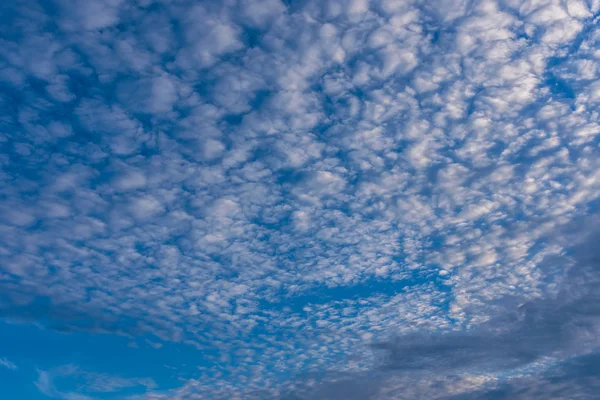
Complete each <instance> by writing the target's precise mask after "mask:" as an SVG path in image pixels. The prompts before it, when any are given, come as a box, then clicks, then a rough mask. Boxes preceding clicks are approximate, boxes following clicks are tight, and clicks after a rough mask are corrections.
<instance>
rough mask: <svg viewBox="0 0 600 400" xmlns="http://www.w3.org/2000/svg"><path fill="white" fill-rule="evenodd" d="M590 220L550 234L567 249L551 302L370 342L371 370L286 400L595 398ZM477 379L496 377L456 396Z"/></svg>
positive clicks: (598, 258) (598, 307) (598, 291)
mask: <svg viewBox="0 0 600 400" xmlns="http://www.w3.org/2000/svg"><path fill="white" fill-rule="evenodd" d="M597 222H598V218H597V216H596V217H595V218H590V217H588V218H587V219H586V221H578V222H577V223H574V224H571V225H569V226H568V227H567V228H565V229H564V230H563V231H561V232H560V234H559V235H557V237H560V239H559V240H560V241H562V242H564V243H563V244H564V245H567V244H570V245H571V249H572V250H571V251H570V254H568V255H564V256H563V257H561V260H562V262H568V263H570V268H569V269H568V274H567V275H566V276H565V278H564V280H563V281H562V283H561V285H560V287H559V288H558V290H557V291H556V294H555V295H554V296H553V297H552V298H544V299H539V300H535V301H530V302H528V303H525V304H521V305H519V306H518V307H512V308H511V307H508V306H507V307H505V309H504V310H503V312H501V313H499V314H498V315H497V316H496V317H494V318H492V319H491V320H490V321H489V322H487V323H486V324H484V325H483V326H481V327H479V328H477V329H475V330H467V331H463V332H449V333H439V334H418V333H415V334H411V335H398V336H395V337H394V338H393V339H391V340H389V341H387V342H381V343H375V344H373V345H372V347H373V348H374V350H375V351H376V352H377V353H379V355H380V365H378V366H377V367H376V368H374V369H372V370H370V371H368V372H362V373H356V374H339V375H329V376H325V377H321V378H320V379H318V378H317V379H313V380H310V381H311V382H313V383H311V384H308V385H304V388H302V389H294V390H293V391H292V393H291V394H289V395H288V397H286V399H290V400H291V399H309V398H310V399H319V400H325V399H348V400H352V399H357V400H358V399H388V398H389V399H395V398H397V399H403V398H406V399H440V400H442V399H443V400H459V399H460V400H467V399H468V400H472V399H473V400H474V399H532V400H533V399H535V400H537V399H539V400H542V399H544V400H546V399H596V398H599V396H600V394H599V393H600V350H599V346H598V344H599V339H598V337H599V334H600V248H599V246H598V245H597V243H599V239H600V235H599V233H598V229H597V228H596V227H595V226H596V225H597V224H596V223H597ZM552 262H556V260H554V261H552ZM548 267H549V268H551V266H548ZM482 375H487V376H493V377H496V379H494V380H493V381H491V382H490V383H489V384H485V385H479V386H476V389H473V390H470V389H469V388H468V386H466V388H465V386H463V389H462V390H459V392H460V393H458V394H457V393H456V392H457V390H456V387H457V386H459V385H461V382H462V383H463V384H464V380H465V377H466V376H482ZM497 377H501V378H500V379H497ZM307 381H309V379H307ZM314 382H316V383H314ZM300 386H301V387H302V385H300ZM482 387H483V389H482Z"/></svg>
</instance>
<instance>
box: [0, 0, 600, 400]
mask: <svg viewBox="0 0 600 400" xmlns="http://www.w3.org/2000/svg"><path fill="white" fill-rule="evenodd" d="M30 3H31V4H32V5H31V7H30V8H31V10H30V12H26V11H27V10H25V9H22V8H19V7H17V6H15V7H14V9H13V10H12V11H13V12H14V15H19V18H18V21H17V19H15V20H14V21H13V22H15V23H14V24H13V25H14V29H13V31H12V32H13V33H12V34H11V35H7V36H6V37H5V38H3V39H2V45H1V46H0V55H1V58H2V59H1V60H0V79H1V80H2V85H3V86H2V87H3V91H2V95H1V96H0V101H1V105H2V111H0V117H1V118H0V124H1V126H2V128H1V130H0V132H1V133H0V146H1V147H2V152H1V154H2V155H1V156H0V168H1V173H0V192H1V196H0V203H1V204H0V232H1V233H2V235H0V236H1V239H0V257H1V258H2V263H0V273H1V275H2V280H1V283H0V289H2V290H0V292H1V293H3V294H2V295H0V311H3V312H4V311H6V310H5V308H6V309H8V310H9V311H10V310H17V311H15V312H13V313H12V314H11V313H9V312H8V311H6V313H7V315H13V314H14V313H17V312H18V313H22V314H23V315H25V316H26V317H25V318H26V319H27V318H28V319H32V320H38V316H39V314H36V312H35V310H30V308H35V307H34V305H35V304H33V303H32V301H33V300H32V299H35V298H36V297H37V296H44V297H46V298H49V299H50V300H51V303H52V304H53V305H54V304H56V307H58V306H59V305H60V307H64V308H65V309H66V310H68V312H65V313H64V314H65V316H64V317H61V318H63V319H60V320H59V321H56V324H55V325H58V326H59V327H61V328H63V329H70V330H94V331H101V332H110V333H124V334H128V335H140V336H144V335H152V336H153V337H154V339H152V340H153V341H157V340H160V341H168V340H173V341H181V342H185V343H187V344H190V345H191V346H196V348H197V349H198V351H199V353H201V354H202V356H203V357H204V356H206V364H205V365H204V367H203V368H202V369H201V373H202V376H201V378H199V379H198V381H190V382H188V383H187V384H186V385H184V386H183V387H182V388H181V389H180V390H179V391H175V392H173V394H172V396H173V397H174V398H177V397H176V396H180V398H194V397H192V396H196V394H194V393H197V392H199V391H201V390H205V391H206V393H209V394H210V393H214V397H215V398H220V397H219V396H221V397H229V398H235V396H238V397H240V398H251V397H249V396H250V394H251V393H252V391H254V390H255V389H256V388H258V387H263V388H265V387H266V388H268V389H269V390H270V389H273V390H274V391H275V392H276V391H277V390H278V389H277V388H279V387H280V386H278V383H279V382H278V381H277V379H279V378H280V377H279V376H278V374H277V371H284V372H285V373H287V374H294V373H298V374H301V373H305V372H306V373H308V372H320V371H324V370H335V369H340V370H344V369H348V370H351V369H353V370H360V369H361V368H362V369H368V364H369V362H370V361H372V359H371V358H369V357H371V355H369V351H368V349H367V348H366V347H365V346H364V342H365V341H375V340H385V339H386V336H387V335H389V333H390V332H396V333H402V332H410V331H419V330H421V331H427V332H429V331H444V330H462V329H465V328H476V327H478V326H480V325H481V324H484V323H486V321H489V320H490V319H493V318H494V317H495V316H497V315H498V314H499V313H500V311H502V310H504V309H505V308H507V307H512V305H513V304H522V303H525V302H527V301H531V300H532V299H534V298H544V297H545V296H549V295H550V294H551V293H553V291H555V290H556V287H557V285H558V284H559V283H560V279H561V276H564V275H565V274H567V271H568V267H567V266H565V265H562V264H560V263H559V265H557V266H556V267H553V268H554V269H552V270H551V271H549V270H546V269H545V268H547V267H545V265H547V264H545V262H546V261H547V260H549V259H552V257H559V256H560V255H561V254H562V253H563V252H565V251H568V250H569V245H568V243H564V242H561V243H560V244H556V243H551V242H552V240H550V239H552V238H553V235H554V234H555V232H557V231H559V230H558V227H560V226H563V225H565V224H568V223H569V222H570V221H573V220H576V219H577V218H580V217H582V216H585V215H588V214H589V213H590V211H591V210H592V209H593V208H594V207H595V205H596V203H597V200H598V196H599V193H600V192H599V185H600V178H599V175H598V172H597V171H598V156H597V148H598V133H599V132H600V129H599V124H600V121H599V120H598V113H597V110H596V108H597V107H596V106H597V103H598V101H599V99H600V86H598V84H597V83H596V82H595V81H596V80H597V79H596V78H597V75H598V68H599V66H598V60H600V53H598V50H597V48H598V41H599V38H600V33H599V32H600V31H599V30H598V29H597V20H595V19H594V15H595V14H597V12H598V10H599V9H600V3H598V2H585V1H579V0H569V1H554V0H548V1H514V0H503V1H491V0H485V1H484V0H481V1H475V2H474V3H470V2H466V1H434V2H429V3H427V4H425V3H423V2H421V1H405V2H398V1H376V0H371V1H368V0H343V1H342V0H340V1H337V0H335V1H334V0H331V1H325V2H323V1H312V0H308V1H302V2H282V1H278V0H273V1H265V2H260V1H245V0H244V1H224V2H201V3H198V4H191V3H190V2H187V1H177V2H173V1H153V2H150V1H137V2H121V1H114V0H102V1H96V2H85V1H76V2H62V1H61V2H58V3H57V4H58V5H59V7H58V8H57V9H56V12H57V18H56V19H55V20H54V21H51V20H52V18H50V17H49V16H48V15H46V14H45V12H44V8H43V7H42V6H41V5H40V4H37V5H36V2H34V1H31V2H30ZM92 3H93V4H92ZM17 22H18V23H17ZM42 281H43V283H44V284H43V285H41V284H39V283H40V282H42ZM5 297H6V299H7V300H5ZM17 300H18V301H17ZM28 307H29V308H28ZM51 311H52V310H49V312H48V315H50V316H52V315H55V314H53V312H51ZM61 315H62V314H61ZM81 316H84V317H89V318H90V319H93V320H95V321H101V322H97V323H91V322H90V323H89V324H86V323H82V324H80V325H77V324H71V322H72V320H77V321H79V320H80V317H81ZM48 318H50V319H52V317H48ZM83 319H85V318H83ZM122 320H135V321H137V322H138V323H137V324H136V327H135V329H131V330H129V331H127V332H123V330H126V328H123V327H122V326H120V321H122ZM63 325H64V327H63ZM127 326H129V325H127ZM206 349H211V351H213V350H214V351H213V352H211V351H207V350H206ZM215 349H216V350H215ZM217 350H218V351H217ZM215 352H221V353H222V354H218V355H216V356H215V355H214V353H215ZM236 352H237V353H236ZM257 354H260V357H257V356H256V355H257ZM213 356H214V358H210V357H213ZM342 356H348V357H350V358H351V359H352V360H354V361H351V362H349V363H348V364H344V363H343V362H341V361H340V360H341V359H342ZM221 359H222V360H223V361H219V360H221ZM248 371H250V372H248ZM49 374H50V372H48V371H46V372H44V373H43V374H42V373H40V380H39V382H38V383H39V386H41V387H45V388H47V390H46V391H47V393H51V396H55V397H58V398H60V396H63V397H64V393H63V392H62V391H60V390H58V389H56V387H54V386H52V385H54V384H53V383H52V382H54V381H53V378H54V376H55V375H52V376H50V375H51V374H50V375H49ZM236 374H237V375H236ZM228 376H243V377H244V379H238V380H237V381H236V382H232V381H230V380H228V378H227V377H228ZM463 378H464V379H463ZM463 378H461V379H457V380H456V381H453V382H444V385H448V387H452V388H454V389H452V390H455V392H456V393H459V392H460V391H461V390H463V389H464V390H463V391H467V389H465V388H472V387H475V386H478V385H484V384H485V382H492V381H495V379H496V377H486V376H476V377H475V376H470V377H463ZM401 380H402V379H400V381H401ZM391 381H393V379H391ZM391 381H390V382H391ZM44 382H45V383H44ZM203 383H204V385H205V386H204V388H203V389H199V388H200V387H201V385H202V384H203ZM396 383H397V384H398V385H399V386H398V387H400V386H402V385H401V384H403V383H402V382H396ZM422 384H423V386H427V383H426V382H423V383H422ZM390 385H391V386H390V389H389V393H390V395H389V396H392V397H393V395H394V394H395V393H396V394H397V393H398V390H399V389H394V388H393V387H392V386H393V385H392V383H390ZM402 387H405V386H402ZM461 388H463V389H461ZM394 390H396V391H394ZM415 390H416V389H415ZM449 390H450V389H449ZM275 392H273V393H275ZM52 393H53V394H52ZM448 393H449V392H448ZM263 394H264V392H263ZM69 395H70V396H71V395H72V396H77V395H76V394H69ZM92 395H93V394H83V395H81V396H92ZM169 395H171V394H169ZM149 396H155V398H160V396H159V395H158V394H156V395H149ZM186 396H188V397H186ZM197 396H201V395H197ZM258 397H260V396H258ZM73 398H76V397H73ZM81 398H86V397H81ZM150 398H152V397H150ZM262 398H268V397H266V395H264V396H263V397H262ZM413 398H414V397H413Z"/></svg>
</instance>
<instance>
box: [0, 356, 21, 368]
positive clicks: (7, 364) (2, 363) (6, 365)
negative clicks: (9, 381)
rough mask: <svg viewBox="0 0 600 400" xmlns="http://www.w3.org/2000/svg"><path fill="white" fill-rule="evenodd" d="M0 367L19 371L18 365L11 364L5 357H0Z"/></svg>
mask: <svg viewBox="0 0 600 400" xmlns="http://www.w3.org/2000/svg"><path fill="white" fill-rule="evenodd" d="M0 366H2V367H4V368H8V369H10V370H12V371H16V370H18V369H19V367H17V365H16V364H15V363H13V362H11V361H10V360H9V359H7V358H4V357H0Z"/></svg>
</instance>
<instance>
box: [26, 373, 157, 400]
mask: <svg viewBox="0 0 600 400" xmlns="http://www.w3.org/2000/svg"><path fill="white" fill-rule="evenodd" d="M58 378H63V379H65V378H70V379H71V380H74V381H75V385H76V390H75V391H66V390H59V389H58V388H57V387H56V385H57V384H56V380H57V379H58ZM35 385H36V387H37V388H38V390H39V391H40V392H41V393H43V394H44V395H46V396H48V397H50V398H53V399H66V400H91V399H95V398H99V397H98V396H101V395H102V394H115V393H116V394H119V393H120V392H121V395H122V394H123V393H122V391H123V390H126V389H127V390H129V389H131V388H139V387H143V388H145V389H146V390H148V389H153V388H155V387H156V383H154V381H153V380H152V379H137V378H134V379H125V378H120V377H115V376H111V375H105V374H98V373H93V372H87V371H83V370H81V369H80V368H79V367H77V366H76V365H64V366H61V367H56V368H53V369H51V370H48V371H44V370H38V379H37V381H36V382H35ZM82 393H86V394H82Z"/></svg>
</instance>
